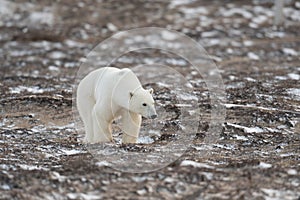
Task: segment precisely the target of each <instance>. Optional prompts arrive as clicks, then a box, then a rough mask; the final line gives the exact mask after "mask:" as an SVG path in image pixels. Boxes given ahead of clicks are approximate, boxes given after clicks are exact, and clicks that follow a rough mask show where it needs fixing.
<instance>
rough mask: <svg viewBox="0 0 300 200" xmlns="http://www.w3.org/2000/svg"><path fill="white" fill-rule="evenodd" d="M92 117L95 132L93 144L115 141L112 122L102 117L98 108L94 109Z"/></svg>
mask: <svg viewBox="0 0 300 200" xmlns="http://www.w3.org/2000/svg"><path fill="white" fill-rule="evenodd" d="M92 117H93V132H94V137H93V141H92V143H99V142H111V141H112V140H113V139H112V131H111V122H110V121H107V120H106V119H105V118H103V117H101V116H100V113H98V112H97V109H96V108H94V109H93V113H92Z"/></svg>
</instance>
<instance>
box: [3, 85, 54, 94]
mask: <svg viewBox="0 0 300 200" xmlns="http://www.w3.org/2000/svg"><path fill="white" fill-rule="evenodd" d="M9 90H10V93H12V94H20V93H21V92H25V91H26V92H29V93H33V94H41V93H44V92H47V91H53V89H50V88H40V87H38V86H33V87H26V86H18V87H15V88H9Z"/></svg>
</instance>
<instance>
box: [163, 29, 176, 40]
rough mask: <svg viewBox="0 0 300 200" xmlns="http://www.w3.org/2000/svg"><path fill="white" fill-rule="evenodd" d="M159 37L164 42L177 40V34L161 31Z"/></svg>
mask: <svg viewBox="0 0 300 200" xmlns="http://www.w3.org/2000/svg"><path fill="white" fill-rule="evenodd" d="M161 36H162V38H163V39H164V40H168V41H170V40H175V39H176V38H177V34H175V33H172V32H171V31H163V32H162V35H161Z"/></svg>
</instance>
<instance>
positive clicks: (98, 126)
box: [77, 67, 157, 143]
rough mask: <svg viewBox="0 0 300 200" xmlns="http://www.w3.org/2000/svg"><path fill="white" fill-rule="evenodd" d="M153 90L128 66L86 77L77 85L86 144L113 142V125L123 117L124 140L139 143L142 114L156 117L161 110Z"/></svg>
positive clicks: (123, 141)
mask: <svg viewBox="0 0 300 200" xmlns="http://www.w3.org/2000/svg"><path fill="white" fill-rule="evenodd" d="M152 93H153V89H149V90H145V89H143V87H142V85H141V83H140V81H139V80H138V78H137V77H136V75H135V74H134V73H133V72H132V71H131V70H130V69H128V68H125V69H118V68H113V67H104V68H100V69H97V70H95V71H92V72H91V73H89V74H88V75H87V76H86V77H84V78H83V79H82V80H81V81H80V83H79V85H78V88H77V108H78V111H79V115H80V116H81V118H82V120H83V123H84V128H85V138H84V142H86V143H99V142H111V141H112V140H113V138H112V130H111V124H112V122H113V120H114V119H116V118H118V117H121V129H122V131H123V137H122V143H136V142H137V138H138V136H139V131H140V126H141V121H142V116H143V117H146V118H151V119H154V118H156V117H157V113H156V110H155V106H154V100H153V97H152Z"/></svg>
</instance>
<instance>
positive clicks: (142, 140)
mask: <svg viewBox="0 0 300 200" xmlns="http://www.w3.org/2000/svg"><path fill="white" fill-rule="evenodd" d="M153 142H154V140H153V139H152V138H151V137H149V136H142V137H139V138H138V143H140V144H151V143H153Z"/></svg>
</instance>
